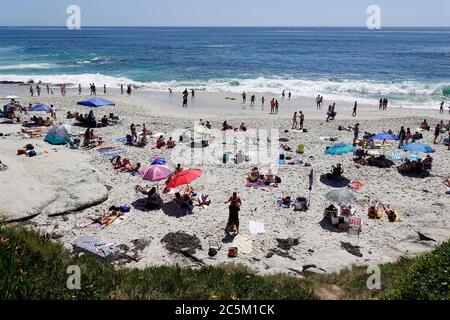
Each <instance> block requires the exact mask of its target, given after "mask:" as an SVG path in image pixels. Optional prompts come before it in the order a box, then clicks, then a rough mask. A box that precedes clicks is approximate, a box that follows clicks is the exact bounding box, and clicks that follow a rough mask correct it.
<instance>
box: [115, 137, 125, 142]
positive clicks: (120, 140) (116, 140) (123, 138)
mask: <svg viewBox="0 0 450 320" xmlns="http://www.w3.org/2000/svg"><path fill="white" fill-rule="evenodd" d="M113 141H114V142H124V143H125V142H127V137H122V138H116V139H114V140H113Z"/></svg>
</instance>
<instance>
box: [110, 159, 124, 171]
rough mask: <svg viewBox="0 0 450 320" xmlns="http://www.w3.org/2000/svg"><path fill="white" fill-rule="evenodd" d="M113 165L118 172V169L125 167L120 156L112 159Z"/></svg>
mask: <svg viewBox="0 0 450 320" xmlns="http://www.w3.org/2000/svg"><path fill="white" fill-rule="evenodd" d="M111 163H112V165H113V166H114V169H115V170H118V169H120V168H122V166H123V164H122V160H121V157H120V156H117V157H114V158H112V159H111Z"/></svg>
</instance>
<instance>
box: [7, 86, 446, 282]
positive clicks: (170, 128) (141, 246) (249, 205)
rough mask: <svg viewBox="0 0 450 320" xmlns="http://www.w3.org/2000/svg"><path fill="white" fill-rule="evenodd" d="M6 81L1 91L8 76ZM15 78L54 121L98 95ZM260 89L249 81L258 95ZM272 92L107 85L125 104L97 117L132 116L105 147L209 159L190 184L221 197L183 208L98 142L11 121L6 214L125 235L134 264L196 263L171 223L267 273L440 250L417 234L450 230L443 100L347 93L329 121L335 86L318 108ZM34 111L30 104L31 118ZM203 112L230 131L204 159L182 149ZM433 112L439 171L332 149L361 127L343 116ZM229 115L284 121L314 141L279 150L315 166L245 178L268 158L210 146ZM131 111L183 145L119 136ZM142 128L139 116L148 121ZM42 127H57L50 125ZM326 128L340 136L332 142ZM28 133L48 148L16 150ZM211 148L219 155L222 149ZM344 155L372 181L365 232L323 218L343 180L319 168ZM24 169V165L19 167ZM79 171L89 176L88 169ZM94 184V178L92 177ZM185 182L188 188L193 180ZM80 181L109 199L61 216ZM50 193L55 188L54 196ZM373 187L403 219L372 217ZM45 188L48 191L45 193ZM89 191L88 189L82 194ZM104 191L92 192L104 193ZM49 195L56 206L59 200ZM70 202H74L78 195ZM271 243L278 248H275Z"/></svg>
mask: <svg viewBox="0 0 450 320" xmlns="http://www.w3.org/2000/svg"><path fill="white" fill-rule="evenodd" d="M2 87H3V88H2V92H4V91H5V90H7V89H5V88H8V87H7V86H2ZM14 88H15V89H14V90H12V91H13V92H12V93H14V94H18V95H19V96H20V99H19V101H20V103H21V104H22V105H25V106H27V105H28V104H29V103H32V104H35V103H37V102H41V103H45V104H47V105H50V104H52V105H54V107H55V109H56V112H57V118H58V120H57V121H55V123H64V124H70V125H73V124H74V120H73V119H66V113H67V111H71V112H76V111H78V112H82V113H87V112H89V110H90V109H89V108H86V107H82V106H77V101H79V100H82V99H84V98H86V99H87V98H89V96H87V95H84V96H82V97H80V96H78V95H76V94H75V92H74V90H69V92H68V95H67V96H66V97H64V98H63V97H60V96H57V95H56V93H55V96H47V94H46V93H45V94H43V95H42V96H41V97H39V98H38V97H33V98H31V97H29V96H28V95H26V90H27V87H19V86H15V87H14ZM85 90H86V89H85ZM251 94H252V93H251V92H249V93H248V97H250V95H251ZM261 96H262V94H260V93H258V94H257V100H256V105H255V107H254V109H252V108H251V107H250V106H249V100H250V99H249V98H248V99H247V104H246V105H243V104H242V102H241V98H240V95H239V94H235V93H212V92H201V91H199V92H197V93H196V97H195V99H194V100H192V99H191V98H190V97H189V103H188V108H181V94H180V93H179V92H174V93H173V94H172V95H169V94H168V93H167V92H156V91H155V92H151V91H145V92H144V91H141V90H136V91H135V92H134V93H133V95H132V96H131V97H128V96H121V95H120V93H119V92H118V91H114V92H113V93H111V94H108V95H106V96H103V95H102V94H101V95H99V97H101V98H104V97H105V98H106V99H109V100H111V101H113V102H114V103H115V104H116V105H115V106H107V107H104V108H98V109H95V110H94V112H95V115H96V117H97V119H100V118H101V117H102V116H103V115H108V114H109V113H114V114H115V115H118V116H119V118H120V120H121V122H120V123H119V124H118V125H114V126H108V127H105V128H97V129H94V131H95V134H96V135H97V136H100V137H102V139H103V145H102V146H101V147H100V148H105V147H115V148H122V149H123V150H124V153H123V154H122V157H126V158H128V159H130V161H131V163H133V164H134V163H136V162H140V163H141V164H142V165H143V166H147V165H149V164H150V162H151V160H152V159H153V158H155V157H157V156H162V157H165V158H166V159H167V160H168V165H169V166H171V167H175V166H176V164H177V163H182V166H183V168H185V169H201V170H203V174H202V176H201V177H199V178H198V179H197V180H195V181H194V182H193V183H192V184H191V185H192V187H193V188H194V190H195V192H196V193H198V194H200V193H203V194H207V195H209V198H210V199H211V205H210V206H209V207H207V208H205V209H200V210H198V211H197V212H195V213H193V214H190V215H187V214H184V213H183V212H182V211H181V210H180V209H179V208H177V207H176V206H175V205H174V204H173V198H174V196H173V195H163V196H162V199H163V200H164V203H165V204H164V206H163V209H161V210H158V211H145V210H143V209H142V206H141V205H140V204H141V203H142V199H145V196H144V195H142V194H139V193H138V192H136V191H135V189H134V186H135V185H138V184H139V185H141V186H145V185H146V184H148V185H150V184H151V183H149V182H148V181H142V179H141V178H140V177H139V176H138V175H136V176H133V175H131V174H129V173H119V172H117V171H116V170H114V169H113V167H112V165H111V163H110V161H109V158H107V157H104V156H102V155H100V154H99V152H98V148H96V149H91V150H82V149H80V150H69V149H68V148H67V147H65V146H53V145H50V144H48V143H46V142H44V141H43V138H42V137H40V138H37V139H30V138H26V137H24V136H23V135H22V134H20V131H21V126H20V125H11V124H5V123H2V124H0V133H3V134H4V135H3V136H2V137H0V160H1V161H2V162H3V163H4V164H6V165H8V166H9V167H10V169H9V170H6V171H4V172H1V173H0V203H1V205H0V217H2V216H4V217H11V214H12V213H11V211H14V210H19V209H20V210H23V211H24V212H23V216H22V217H26V216H31V215H33V216H34V218H32V219H28V220H27V221H25V222H21V223H23V224H26V225H27V226H29V227H31V228H35V229H37V230H40V231H42V232H45V233H48V234H51V235H52V236H53V237H54V238H55V239H57V240H56V241H59V242H61V243H62V244H64V246H65V247H67V248H69V249H71V248H72V246H71V245H70V243H71V241H73V240H74V239H76V238H77V237H79V236H82V235H92V236H95V237H98V238H101V239H104V240H105V241H107V242H108V243H109V242H111V243H115V244H116V245H119V246H120V248H121V250H122V251H123V252H125V253H127V254H131V253H133V252H134V253H135V256H134V257H135V259H134V261H122V262H121V263H120V267H127V268H144V267H147V266H159V265H170V264H180V265H183V266H197V264H196V263H194V262H193V261H192V259H189V258H186V257H185V256H182V255H179V254H171V253H170V252H169V251H168V250H166V248H165V246H164V244H163V243H162V242H161V239H162V238H163V237H164V236H165V235H167V234H168V233H171V232H184V233H187V234H190V235H193V236H195V237H197V238H198V239H199V240H200V242H201V249H198V250H197V251H196V253H195V254H194V256H195V258H197V259H199V260H201V261H203V263H204V264H206V265H217V264H221V263H236V264H238V263H239V264H244V265H247V266H249V267H250V268H251V269H253V270H255V271H256V272H257V273H259V274H270V273H277V272H284V273H291V274H293V275H297V273H296V270H302V266H304V265H308V264H314V265H316V266H317V269H319V268H321V269H323V270H325V271H326V272H333V271H337V270H340V269H343V268H347V267H350V266H351V265H372V264H380V263H386V262H392V261H395V260H396V259H398V258H399V257H400V256H404V255H407V256H413V255H418V254H421V253H423V252H425V251H429V250H432V249H433V247H434V245H436V243H434V242H423V241H417V240H418V235H417V233H416V232H417V231H420V232H421V233H423V234H426V235H427V236H429V237H431V238H433V239H435V240H436V241H437V243H441V242H443V241H446V240H448V238H450V225H449V222H448V218H449V217H450V216H449V212H450V196H449V195H448V194H445V186H444V185H443V180H444V178H445V177H448V176H449V174H450V161H449V154H450V151H449V150H447V146H445V145H443V143H442V142H441V143H440V144H437V145H434V144H433V139H434V137H433V130H434V127H435V125H436V124H437V123H439V122H440V121H443V122H444V124H448V122H449V120H450V115H449V114H448V112H447V110H446V112H445V113H444V114H441V115H440V114H439V112H438V111H437V110H424V109H405V108H400V107H399V106H395V105H394V106H392V107H390V108H388V110H387V111H379V110H378V106H372V105H361V106H359V109H358V114H357V116H356V117H352V115H351V113H352V104H351V103H348V102H339V101H336V105H337V113H338V114H337V117H336V120H334V121H330V122H326V121H325V119H326V108H327V106H328V104H330V103H332V101H327V98H326V95H324V96H325V101H324V106H322V109H321V110H316V106H315V102H314V100H313V99H311V98H304V97H301V96H298V95H296V94H295V93H294V96H293V98H292V100H291V101H287V98H286V99H284V100H282V99H281V97H279V94H278V95H274V94H269V93H267V94H264V96H265V97H266V105H265V107H264V110H262V107H261V104H260V97H261ZM271 97H275V98H278V99H279V101H280V113H279V114H277V115H271V114H269V110H270V99H269V98H271ZM230 98H232V99H230ZM355 100H356V99H355ZM244 107H245V109H244ZM299 110H301V111H303V112H304V113H305V128H306V129H307V132H301V131H298V130H291V118H292V114H293V112H295V111H299ZM28 117H29V116H27V115H22V119H21V120H26V119H27V118H28ZM200 119H202V120H203V121H210V122H211V125H212V128H213V129H217V130H218V131H217V132H219V133H218V134H217V133H216V134H213V137H212V139H211V141H212V143H211V145H210V147H207V148H205V150H204V151H205V152H206V155H205V158H204V159H203V160H204V161H202V162H201V163H193V164H189V163H185V160H186V158H182V157H181V156H180V154H185V153H184V152H186V150H188V152H191V150H192V149H191V148H190V147H189V145H188V143H187V141H186V140H184V141H183V142H179V141H178V140H179V136H180V135H182V134H180V132H181V133H183V132H184V131H188V130H192V129H193V126H194V124H196V123H198V122H199V120H200ZM424 119H427V121H428V123H429V124H430V126H431V131H423V132H422V134H423V136H424V137H423V139H422V140H421V142H423V143H426V144H429V145H430V146H432V147H433V148H434V149H435V150H436V152H435V153H433V154H432V157H433V159H434V161H433V168H432V170H431V175H430V176H429V177H426V178H415V177H406V176H403V175H401V174H400V173H398V172H397V169H396V166H398V164H399V162H397V163H396V166H393V167H391V168H384V169H380V168H376V167H369V166H361V165H357V164H356V163H355V162H353V161H352V158H353V156H352V154H348V155H342V156H336V157H332V156H326V155H324V152H325V149H326V147H328V146H332V145H333V144H336V143H338V142H345V143H352V140H353V133H352V132H348V131H339V130H338V127H339V126H344V127H348V126H354V125H355V124H356V123H359V124H360V131H361V133H363V132H371V133H382V132H383V131H387V130H389V129H390V130H392V131H393V132H394V133H395V134H396V133H398V130H399V128H400V126H405V128H408V127H409V128H411V131H412V132H413V133H414V132H415V130H416V128H418V127H419V126H420V123H421V122H422V121H423V120H424ZM2 120H3V119H2ZM224 120H226V121H227V122H228V123H230V124H231V125H233V126H234V127H238V126H239V125H240V124H241V122H244V123H245V125H246V127H247V129H249V130H260V131H261V130H275V131H276V132H277V133H278V135H279V138H284V139H286V140H287V142H285V143H286V144H288V145H289V146H290V147H291V148H293V149H294V150H295V148H296V147H297V146H298V145H300V144H302V145H304V146H305V153H304V154H299V155H298V154H295V152H285V151H283V150H282V149H280V148H279V144H280V142H278V141H271V144H270V145H271V147H274V146H275V149H276V150H277V153H278V154H280V153H284V154H285V155H289V156H292V157H293V158H297V159H302V160H304V161H306V162H308V163H309V164H311V167H306V166H302V165H281V166H276V168H275V167H274V168H275V170H277V171H276V174H277V175H278V176H279V177H280V178H281V181H282V182H281V183H280V184H279V185H278V187H276V188H263V189H262V188H259V189H255V188H248V187H246V186H245V185H246V175H247V173H249V172H250V171H251V169H252V167H253V166H255V165H256V166H258V165H259V164H258V163H255V164H254V163H252V161H250V162H248V163H247V162H244V163H243V164H240V165H236V164H234V163H227V164H223V163H221V159H222V158H223V150H222V151H221V152H219V151H220V148H217V149H214V150H216V152H212V151H208V148H209V149H213V148H215V147H218V146H223V143H222V136H221V133H220V129H221V128H222V122H223V121H224ZM132 123H134V124H136V125H142V124H146V126H147V129H149V130H151V131H152V132H153V133H163V134H164V135H165V137H166V138H168V137H173V138H174V140H175V141H176V142H177V148H176V149H175V150H172V151H169V150H158V149H151V147H150V146H151V145H153V144H154V143H155V140H156V137H154V138H150V141H149V144H148V145H147V146H146V147H144V148H138V147H133V146H127V145H125V144H124V143H123V142H117V141H115V139H118V138H123V137H125V136H126V135H127V134H129V131H130V130H129V127H130V125H131V124H132ZM140 128H141V127H138V131H139V130H140ZM42 130H43V131H44V132H46V131H48V130H49V128H43V129H42ZM84 130H85V128H82V127H78V126H72V127H71V130H70V131H71V132H70V133H71V134H72V135H76V134H82V133H83V132H84ZM214 132H215V131H214ZM447 136H448V133H445V134H442V136H441V138H443V137H447ZM321 137H322V138H323V137H335V138H337V139H336V141H335V142H331V141H328V140H325V139H321ZM251 143H252V142H250V144H251ZM259 143H265V141H259ZM26 144H32V145H33V146H35V149H36V150H38V151H39V152H38V155H37V156H36V157H33V158H26V157H24V156H22V157H19V156H17V155H16V150H17V149H19V148H21V147H23V146H25V145H26ZM397 146H398V142H395V141H390V142H388V146H386V147H385V148H383V149H375V150H372V151H374V152H378V153H379V154H383V153H386V152H389V151H392V150H396V151H398V148H397ZM234 147H235V145H234V144H231V145H226V148H227V149H226V150H227V151H229V152H231V157H232V156H233V154H232V153H233V152H234V151H235V150H233V148H234ZM217 150H219V151H217ZM404 154H406V153H404ZM211 157H213V158H214V161H211ZM206 160H208V161H206ZM274 162H275V161H274ZM338 162H340V163H342V165H343V168H344V176H345V177H346V178H348V179H349V180H351V181H358V182H361V183H362V184H363V187H362V189H361V190H360V191H357V192H354V195H355V197H356V198H357V201H356V202H355V204H354V208H355V209H356V216H358V217H362V218H363V225H362V232H361V233H360V235H359V236H358V235H349V234H347V233H346V232H339V230H338V229H336V228H334V227H333V226H331V225H329V224H328V223H327V222H326V221H324V209H325V208H326V207H327V206H328V205H329V204H330V202H328V201H327V200H326V199H325V197H324V195H325V194H326V193H327V192H329V191H332V190H333V189H335V188H333V187H331V186H329V185H327V184H325V183H323V182H322V181H321V179H320V177H321V175H322V174H326V173H327V172H330V170H331V167H332V165H333V164H337V163H338ZM274 164H276V163H274ZM52 166H54V168H55V170H56V168H60V171H58V172H59V173H58V174H62V176H59V179H57V177H52V176H51V171H52ZM259 166H260V169H261V172H264V173H265V171H267V169H268V165H267V166H265V165H259ZM311 168H312V169H313V170H314V173H315V174H314V185H313V190H312V193H311V204H310V208H309V210H308V211H306V212H296V211H293V209H292V208H290V209H285V208H282V207H280V206H278V205H277V201H276V200H277V197H281V196H283V194H286V193H290V194H292V195H293V196H297V195H298V196H305V197H309V191H308V183H309V179H308V176H309V174H310V170H311ZM55 170H53V171H55ZM8 171H10V172H9V173H8ZM47 171H48V172H49V173H48V174H47ZM55 172H56V171H55ZM93 172H94V173H93ZM7 173H8V174H7ZM18 173H21V174H22V176H18ZM44 173H45V174H44ZM80 176H83V177H86V178H85V179H81V178H80ZM61 177H67V181H69V182H70V185H71V186H78V188H70V189H68V188H67V184H66V183H65V179H64V178H61ZM15 179H17V180H15ZM55 181H57V182H55ZM22 184H23V185H22ZM17 185H18V186H19V187H18V186H17ZM85 185H86V189H85V188H84V187H83V186H85ZM162 185H163V182H161V183H160V188H161V189H162ZM55 186H57V188H56V187H55ZM179 189H181V190H182V187H180V188H179ZM105 190H106V191H105ZM24 191H26V192H24ZM102 192H106V193H107V196H106V195H103V196H101V195H100V194H101V193H102ZM233 192H237V193H238V195H239V197H240V198H241V200H242V208H241V211H240V224H241V226H240V231H241V232H240V235H238V236H237V237H236V238H234V240H233V239H232V238H231V239H230V238H225V239H224V229H225V226H226V223H227V219H228V205H226V204H225V201H227V200H228V198H229V197H230V196H231V194H232V193H233ZM71 193H72V196H73V197H75V196H76V197H80V198H83V197H88V196H89V194H92V193H98V196H99V198H101V199H102V201H101V203H100V204H95V205H92V206H89V207H88V208H84V209H82V210H79V211H77V212H71V213H68V214H63V215H57V216H52V213H54V212H58V211H61V209H59V208H57V204H55V201H56V202H58V201H63V200H64V199H65V200H64V201H65V203H67V201H68V200H67V199H71ZM49 194H52V195H53V196H48V195H49ZM46 197H47V198H48V199H47V198H46ZM73 197H72V198H73ZM94 198H95V197H94ZM106 198H107V199H106ZM369 198H372V199H377V200H379V201H381V202H382V203H384V204H389V205H391V206H392V207H395V208H397V209H398V212H399V215H400V222H396V223H390V222H388V221H387V218H386V217H384V219H383V220H382V221H377V220H370V219H368V218H367V210H368V200H369ZM40 199H41V200H42V199H43V200H42V201H39V200H40ZM58 199H59V200H58ZM79 200H80V199H78V200H77V201H78V202H80V201H79ZM96 200H97V199H92V201H94V202H95V201H96ZM77 201H75V200H74V201H73V202H74V203H75V202H77ZM81 202H82V201H81ZM88 202H89V201H88ZM50 204H51V205H52V206H53V207H49V206H50ZM124 204H130V205H131V206H132V209H131V212H130V213H129V219H127V220H125V221H123V222H122V223H120V224H117V225H111V226H108V227H106V228H104V229H95V228H92V227H90V226H85V227H80V226H83V225H86V224H88V223H89V221H90V220H89V218H88V217H92V216H99V215H101V214H102V213H103V212H106V211H107V210H108V208H109V207H111V206H112V205H116V206H121V205H124ZM55 206H56V207H55ZM25 211H27V212H25ZM67 211H72V210H71V208H70V206H69V208H67ZM16 213H17V212H16ZM58 213H60V212H58ZM254 222H257V223H259V224H261V223H262V224H263V225H264V230H265V232H264V233H261V234H252V233H251V232H250V230H249V225H250V224H251V223H254ZM277 239H298V244H297V245H295V244H294V245H293V246H292V247H291V248H290V249H289V250H283V249H280V248H278V247H277V246H278V245H279V242H278V241H277ZM210 240H215V241H218V242H219V243H220V244H221V246H222V247H221V249H220V250H219V252H218V254H217V255H216V256H215V257H214V258H210V257H208V247H209V241H210ZM343 242H344V243H350V244H351V245H353V246H359V247H360V248H359V249H360V252H361V255H359V256H356V255H354V254H351V253H349V252H348V251H346V250H345V249H344V248H343V246H342V243H343ZM236 246H237V247H238V248H240V249H241V250H240V252H239V255H238V257H236V258H234V259H231V258H228V256H227V254H228V248H229V247H236ZM274 249H276V250H274ZM271 252H272V254H269V253H271ZM280 254H281V255H280Z"/></svg>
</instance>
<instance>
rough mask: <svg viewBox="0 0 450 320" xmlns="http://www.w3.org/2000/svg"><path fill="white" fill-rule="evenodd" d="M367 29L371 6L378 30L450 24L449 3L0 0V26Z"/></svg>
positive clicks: (383, 0)
mask: <svg viewBox="0 0 450 320" xmlns="http://www.w3.org/2000/svg"><path fill="white" fill-rule="evenodd" d="M71 4H76V5H78V6H80V8H81V14H82V16H81V18H82V21H81V22H82V26H365V25H366V20H367V17H368V15H367V14H366V9H367V7H368V6H369V5H372V4H374V5H378V6H379V7H380V8H381V18H382V26H450V0H120V1H119V0H8V1H6V0H0V7H1V8H2V9H1V12H0V25H2V26H64V25H65V22H66V19H67V14H66V8H67V7H68V6H69V5H71Z"/></svg>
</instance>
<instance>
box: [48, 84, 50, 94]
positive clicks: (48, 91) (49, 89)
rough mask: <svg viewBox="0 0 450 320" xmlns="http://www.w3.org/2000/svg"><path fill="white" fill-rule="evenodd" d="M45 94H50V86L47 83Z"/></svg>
mask: <svg viewBox="0 0 450 320" xmlns="http://www.w3.org/2000/svg"><path fill="white" fill-rule="evenodd" d="M47 95H50V86H49V85H47Z"/></svg>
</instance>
